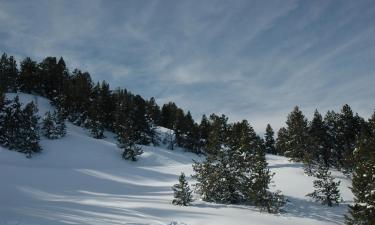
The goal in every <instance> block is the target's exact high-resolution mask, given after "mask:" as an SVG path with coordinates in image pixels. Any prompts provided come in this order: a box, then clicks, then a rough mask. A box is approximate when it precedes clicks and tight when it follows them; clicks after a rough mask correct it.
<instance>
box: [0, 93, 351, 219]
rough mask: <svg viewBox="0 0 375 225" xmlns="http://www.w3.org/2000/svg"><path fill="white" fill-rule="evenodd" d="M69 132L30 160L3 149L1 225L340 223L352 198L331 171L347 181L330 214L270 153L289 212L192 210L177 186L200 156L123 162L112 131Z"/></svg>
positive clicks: (163, 155) (167, 154)
mask: <svg viewBox="0 0 375 225" xmlns="http://www.w3.org/2000/svg"><path fill="white" fill-rule="evenodd" d="M14 96H15V94H8V95H7V97H8V98H13V97H14ZM20 99H21V102H23V103H27V102H29V101H31V100H34V101H35V100H37V104H38V108H39V114H40V115H41V116H42V115H44V113H45V112H46V111H48V110H52V109H53V108H52V107H51V106H50V105H49V102H48V101H47V100H46V99H44V98H41V97H35V96H33V95H26V94H20ZM160 130H161V131H160V132H165V128H163V129H160ZM67 131H68V132H67V136H66V137H64V138H62V139H59V140H47V139H45V138H43V137H42V138H41V145H42V147H43V152H42V153H41V154H38V155H35V156H34V157H33V158H31V159H27V158H26V157H25V155H23V154H20V153H17V152H14V151H9V150H7V149H4V148H1V147H0V180H1V183H0V224H4V225H50V224H56V225H62V224H87V225H89V224H90V225H92V224H97V225H108V224H114V225H117V224H122V225H123V224H128V225H130V224H132V225H135V224H137V225H159V224H163V225H167V224H171V225H202V224H205V225H210V224H212V225H233V224H236V225H242V224H243V225H245V224H246V225H247V224H255V225H271V224H272V225H273V224H276V225H278V224H288V225H294V224H295V225H300V224H305V225H318V224H319V225H333V224H336V225H341V224H344V214H345V213H346V211H347V205H348V204H350V203H351V202H352V200H353V196H352V194H351V192H350V190H349V186H350V181H349V180H348V179H346V178H345V177H344V176H342V174H341V173H339V172H333V174H334V175H335V176H336V177H337V178H338V179H339V180H341V187H340V190H341V194H342V196H343V199H344V202H343V204H341V205H340V206H338V207H332V208H331V207H327V206H322V205H320V204H319V203H315V202H313V201H312V200H311V199H309V198H307V197H305V195H306V194H307V193H309V192H312V191H313V186H312V181H313V178H312V177H308V176H306V175H305V174H304V173H303V169H302V165H301V164H298V163H292V162H289V161H288V159H287V158H284V157H280V156H271V155H268V156H267V161H268V163H269V167H270V169H271V170H272V172H275V176H274V178H273V181H274V183H273V184H272V185H271V188H272V189H274V190H277V189H279V190H281V191H282V192H283V194H284V195H286V197H287V198H288V200H289V203H288V204H287V206H286V211H287V212H286V213H284V214H278V215H272V214H268V213H263V212H259V210H258V209H256V208H254V207H251V206H242V205H222V204H213V203H207V202H203V201H201V200H200V199H199V196H197V195H195V198H196V199H195V201H194V203H193V204H192V206H189V207H181V206H175V205H172V204H171V201H172V198H173V192H172V190H171V186H172V185H173V184H175V183H177V181H178V176H179V175H180V173H181V172H184V173H185V174H186V175H187V176H189V175H191V174H192V173H193V170H192V167H191V165H192V160H193V159H194V160H202V158H200V157H198V156H197V155H195V154H192V153H188V152H184V151H183V150H181V149H177V150H174V151H171V150H167V149H165V148H164V147H163V146H161V147H151V146H142V148H143V149H144V151H145V153H144V154H143V155H141V156H140V157H139V160H138V161H137V162H131V161H125V160H123V159H122V158H121V150H120V149H119V148H117V146H116V141H115V138H114V134H111V133H108V132H107V133H106V134H105V135H106V137H107V138H105V139H102V140H96V139H93V138H91V137H89V135H88V131H87V130H85V129H83V128H81V127H77V126H74V125H72V124H70V123H67ZM189 181H191V184H192V183H193V182H194V181H192V180H191V178H189Z"/></svg>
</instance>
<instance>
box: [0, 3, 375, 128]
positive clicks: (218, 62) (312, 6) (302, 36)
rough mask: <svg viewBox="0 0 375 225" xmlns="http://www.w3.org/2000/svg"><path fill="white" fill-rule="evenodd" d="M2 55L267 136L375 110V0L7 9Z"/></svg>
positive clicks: (0, 34)
mask: <svg viewBox="0 0 375 225" xmlns="http://www.w3.org/2000/svg"><path fill="white" fill-rule="evenodd" d="M0 50H1V51H3V52H7V53H8V54H9V55H14V56H16V58H17V59H18V61H20V60H21V59H23V58H24V57H26V56H30V57H32V58H34V59H36V60H40V59H42V58H44V57H46V56H63V57H64V59H65V61H66V62H67V64H68V66H69V67H70V68H71V69H73V68H75V67H77V68H80V69H82V70H87V71H89V72H90V74H91V75H92V77H93V79H94V80H95V81H99V80H106V81H108V82H109V83H110V84H111V86H112V87H113V88H115V87H125V88H127V89H129V90H131V91H132V92H134V93H137V94H141V95H142V96H144V97H145V98H149V97H151V96H155V97H156V99H157V101H158V103H160V104H162V103H165V102H167V101H174V102H176V103H177V104H178V105H179V106H180V107H182V108H184V109H186V110H190V111H191V112H192V114H193V116H194V117H195V118H196V119H200V117H201V115H202V114H203V113H206V114H210V113H212V112H215V113H225V114H226V115H228V116H229V118H230V120H231V121H234V120H240V119H243V118H245V119H248V120H249V121H250V123H251V124H252V125H253V126H254V127H255V129H256V130H257V131H259V132H261V131H262V130H264V128H265V126H266V124H267V123H271V125H273V126H274V127H275V128H279V127H280V126H282V125H283V124H284V122H285V119H286V115H287V114H288V113H289V112H290V111H291V110H292V108H293V107H294V106H295V105H299V106H300V107H301V109H302V110H303V111H304V113H305V114H306V115H308V116H310V115H312V113H313V111H314V109H316V108H317V109H318V110H319V111H321V112H322V113H325V112H326V111H327V110H328V109H334V110H335V111H339V109H340V108H341V106H342V105H343V104H345V103H348V104H350V105H351V106H352V108H353V109H354V111H356V112H358V113H359V114H360V115H362V116H364V117H368V116H369V115H370V114H372V112H373V111H374V109H375V87H374V84H375V2H374V1H373V0H368V1H362V0H356V1H349V0H342V1H338V0H337V1H331V0H316V1H307V0H304V1H295V0H275V1H273V0H267V1H264V0H260V1H251V0H244V1H241V0H236V1H227V0H225V1H214V0H210V1H198V0H189V1H179V0H163V1H156V0H149V1H145V0H135V1H125V0H124V1H120V0H116V1H114V0H107V1H95V0H84V1H76V0H67V1H62V0H59V1H57V0H55V1H54V0H46V1H37V0H36V1H28V0H25V1H20V0H15V1H10V0H9V1H4V0H0Z"/></svg>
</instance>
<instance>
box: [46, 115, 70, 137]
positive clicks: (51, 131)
mask: <svg viewBox="0 0 375 225" xmlns="http://www.w3.org/2000/svg"><path fill="white" fill-rule="evenodd" d="M42 130H43V134H44V136H46V137H47V138H49V139H58V138H61V137H64V136H65V135H66V125H65V120H64V118H63V116H62V113H61V111H54V112H53V113H52V114H51V112H49V111H48V112H46V114H45V115H44V118H43V121H42Z"/></svg>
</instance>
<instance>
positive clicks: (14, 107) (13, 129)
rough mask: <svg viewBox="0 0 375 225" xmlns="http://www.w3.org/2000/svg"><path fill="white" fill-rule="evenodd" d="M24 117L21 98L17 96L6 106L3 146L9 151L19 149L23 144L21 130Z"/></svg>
mask: <svg viewBox="0 0 375 225" xmlns="http://www.w3.org/2000/svg"><path fill="white" fill-rule="evenodd" d="M23 120H24V116H23V113H22V109H21V103H20V101H19V97H18V96H16V97H15V98H14V99H13V100H12V101H8V102H6V105H5V106H4V118H3V121H4V122H3V123H4V124H3V130H4V132H3V145H4V146H5V147H7V148H9V149H11V150H12V149H17V150H19V147H20V146H21V143H22V142H23V140H22V137H21V135H20V134H21V129H22V125H23Z"/></svg>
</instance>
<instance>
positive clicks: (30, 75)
mask: <svg viewBox="0 0 375 225" xmlns="http://www.w3.org/2000/svg"><path fill="white" fill-rule="evenodd" d="M38 79H40V77H39V71H38V66H37V63H36V62H35V61H33V60H31V58H29V57H27V58H26V59H24V60H23V61H22V62H21V70H20V76H19V81H18V83H19V84H18V86H19V88H20V90H21V91H23V92H26V93H38V82H40V81H39V80H38Z"/></svg>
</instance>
